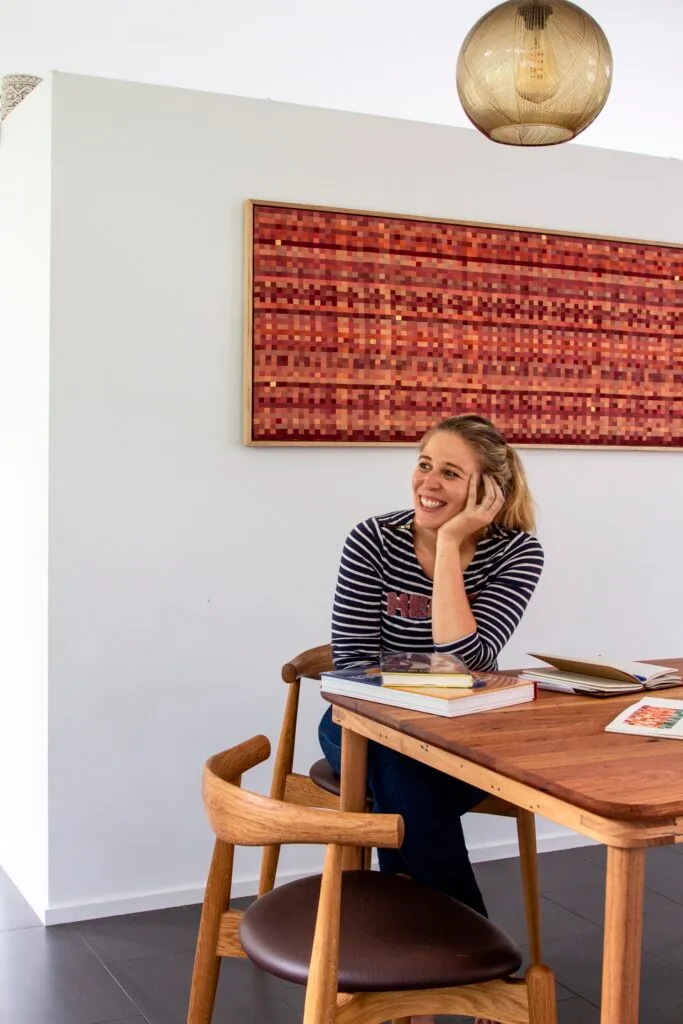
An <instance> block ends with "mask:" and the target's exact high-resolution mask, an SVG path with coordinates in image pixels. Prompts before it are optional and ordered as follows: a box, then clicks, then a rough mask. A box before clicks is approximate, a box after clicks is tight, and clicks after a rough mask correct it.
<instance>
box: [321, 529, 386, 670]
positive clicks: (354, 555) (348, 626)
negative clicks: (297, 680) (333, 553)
mask: <svg viewBox="0 0 683 1024" xmlns="http://www.w3.org/2000/svg"><path fill="white" fill-rule="evenodd" d="M381 599H382V546H381V540H380V538H379V536H378V535H377V527H376V526H375V527H374V528H373V525H372V522H371V521H367V522H364V523H360V524H359V525H358V526H355V527H354V528H353V530H352V531H351V533H350V534H349V536H348V537H347V539H346V543H345V544H344V549H343V551H342V556H341V564H340V566H339V575H338V577H337V588H336V591H335V596H334V608H333V611H332V653H333V657H334V666H335V668H337V669H341V668H352V667H354V666H357V665H377V664H379V660H380V631H381Z"/></svg>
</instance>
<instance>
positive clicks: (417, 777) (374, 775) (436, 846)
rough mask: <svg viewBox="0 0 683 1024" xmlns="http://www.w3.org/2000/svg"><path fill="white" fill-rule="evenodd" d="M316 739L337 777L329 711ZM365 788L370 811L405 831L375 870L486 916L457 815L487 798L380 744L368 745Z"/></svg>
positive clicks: (336, 734)
mask: <svg viewBox="0 0 683 1024" xmlns="http://www.w3.org/2000/svg"><path fill="white" fill-rule="evenodd" d="M318 736H319V739H320V746H321V747H322V750H323V753H324V755H325V757H326V758H327V760H328V761H329V763H330V766H331V767H332V769H333V770H334V771H335V772H336V773H337V774H338V775H340V774H341V729H340V728H339V726H338V725H336V724H335V723H334V722H333V721H332V709H331V708H329V709H328V710H327V711H326V712H325V714H324V716H323V719H322V721H321V723H320V728H319V730H318ZM368 786H369V788H370V792H371V794H372V797H373V800H374V804H375V806H374V810H375V811H376V812H377V813H379V814H400V815H401V816H402V817H403V822H404V825H405V838H404V841H403V846H402V847H401V848H400V850H378V856H379V866H380V870H381V871H386V872H388V873H389V874H399V873H402V874H406V875H410V877H411V878H413V879H414V880H415V881H416V882H422V883H424V884H425V885H431V886H432V887H433V888H434V889H439V890H440V891H441V892H445V893H447V894H448V895H449V896H453V897H454V898H455V899H456V900H460V902H461V903H465V904H467V906H468V907H472V909H473V910H476V911H478V912H479V913H480V914H483V915H484V916H485V917H486V916H488V915H487V913H486V907H485V906H484V900H483V898H482V895H481V892H480V891H479V886H478V885H477V880H476V878H475V877H474V871H473V870H472V865H471V864H470V858H469V854H468V852H467V847H466V845H465V837H464V835H463V831H462V821H461V815H463V814H465V813H466V811H471V810H472V808H473V807H476V806H477V804H478V803H480V802H481V801H482V800H483V799H484V797H485V796H486V794H485V793H483V792H482V791H481V790H480V789H476V788H475V787H474V786H470V785H469V784H468V783H466V782H461V781H460V779H454V778H452V777H451V776H450V775H444V773H443V772H439V771H437V770H436V769H435V768H430V767H429V766H428V765H424V764H420V762H419V761H414V760H413V759H412V758H410V757H406V755H405V754H398V753H396V751H394V750H389V749H388V747H383V746H381V745H380V744H379V743H369V744H368Z"/></svg>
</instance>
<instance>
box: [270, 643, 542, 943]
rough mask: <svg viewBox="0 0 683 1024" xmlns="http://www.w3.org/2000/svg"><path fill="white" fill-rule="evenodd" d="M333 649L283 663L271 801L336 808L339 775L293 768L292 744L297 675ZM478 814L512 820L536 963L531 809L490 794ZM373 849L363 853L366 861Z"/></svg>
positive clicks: (273, 862)
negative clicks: (284, 699)
mask: <svg viewBox="0 0 683 1024" xmlns="http://www.w3.org/2000/svg"><path fill="white" fill-rule="evenodd" d="M332 667H333V664H332V648H331V646H330V645H329V644H324V645H323V646H321V647H313V648H311V649H310V650H308V651H303V652H302V653H301V654H299V655H297V657H296V658H293V659H292V661H288V662H287V663H286V664H285V665H283V666H282V679H283V681H284V682H285V683H287V684H288V687H289V689H288V692H287V702H286V704H285V713H284V717H283V719H282V728H281V731H280V739H279V741H278V745H277V751H276V754H275V764H274V768H273V781H272V785H271V790H270V795H271V797H273V799H275V800H285V801H287V803H293V804H298V805H300V806H304V807H327V808H331V809H338V808H339V779H338V778H337V776H336V775H334V773H333V772H332V769H331V768H330V766H329V764H328V763H327V761H326V760H325V758H322V759H321V760H319V761H316V762H315V764H313V765H312V766H311V768H310V769H309V773H308V775H302V774H300V773H297V772H294V771H293V770H292V769H293V765H294V744H295V738H296V723H297V715H298V711H299V693H300V688H301V680H302V679H318V680H319V679H320V674H321V672H328V671H330V670H331V669H332ZM476 813H477V814H496V815H501V816H503V817H506V818H516V819H517V838H518V841H519V859H520V865H521V871H522V889H523V894H524V909H525V914H526V922H527V933H528V937H529V952H530V956H531V962H532V963H540V962H541V910H540V907H541V904H540V891H539V885H538V860H537V855H536V825H535V821H534V816H533V814H532V813H531V812H530V811H525V810H522V809H521V808H519V807H515V806H514V805H513V804H509V803H507V802H506V801H505V800H501V799H500V798H499V797H495V796H489V797H487V798H486V799H485V800H484V801H483V802H482V803H481V804H479V805H478V806H477V808H476ZM371 853H372V851H371V850H369V849H368V850H367V851H366V855H367V856H366V864H367V863H369V858H370V855H371ZM279 856H280V847H279V846H278V845H272V846H268V847H266V848H265V849H264V851H263V858H262V861H261V873H260V879H259V895H264V894H265V893H267V892H270V890H271V889H272V888H273V886H274V885H275V876H276V874H277V865H278V860H279Z"/></svg>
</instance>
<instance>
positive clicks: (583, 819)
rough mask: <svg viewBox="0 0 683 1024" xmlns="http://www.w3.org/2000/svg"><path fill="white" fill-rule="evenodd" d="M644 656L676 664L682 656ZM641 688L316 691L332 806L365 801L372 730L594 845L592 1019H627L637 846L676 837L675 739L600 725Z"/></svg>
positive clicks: (680, 784)
mask: <svg viewBox="0 0 683 1024" xmlns="http://www.w3.org/2000/svg"><path fill="white" fill-rule="evenodd" d="M644 660H645V659H644ZM647 660H648V661H651V662H654V663H655V664H658V665H670V666H672V667H675V668H678V669H680V670H681V671H682V672H683V658H664V659H662V658H656V659H655V658H652V659H649V658H648V659H647ZM654 695H655V696H656V695H657V694H654ZM641 696H642V694H631V695H629V696H627V697H609V698H602V699H599V698H595V697H579V696H575V695H572V694H561V693H556V692H550V691H539V694H538V699H537V700H536V701H533V702H531V703H527V704H520V705H517V706H515V707H510V708H505V709H502V710H499V711H487V712H484V713H480V714H474V715H465V716H462V717H458V718H442V717H439V716H436V715H429V714H424V713H418V712H414V711H406V710H404V709H401V708H394V707H388V706H387V705H384V704H376V703H371V702H370V701H362V700H357V699H355V698H348V697H338V696H332V695H327V699H328V700H329V701H330V702H331V703H332V704H333V717H334V720H335V721H336V722H338V723H339V725H340V726H341V727H342V778H341V806H342V809H344V810H355V811H362V810H363V809H364V808H365V799H366V785H367V783H366V774H367V744H368V740H372V741H373V742H375V743H381V744H383V745H384V746H385V747H390V748H391V749H392V750H396V751H399V752H401V753H403V754H406V755H407V756H408V757H412V758H414V759H415V760H417V761H421V762H423V763H424V764H428V765H431V766H433V767H434V768H437V769H438V770H439V771H442V772H446V773H447V774H448V775H453V776H455V777H456V778H459V779H462V780H464V781H465V782H469V783H471V784H472V785H474V786H477V787H478V788H479V789H482V790H484V791H485V792H486V793H490V794H493V795H495V796H497V797H500V798H502V799H504V800H506V801H508V802H509V803H512V804H514V805H515V806H517V807H521V808H523V809H525V810H527V811H532V812H533V813H535V814H540V815H541V816H542V817H544V818H548V819H549V820H550V821H554V822H557V823H558V824H559V825H564V826H566V827H567V828H570V829H572V830H573V831H574V832H578V833H580V834H581V835H585V836H588V837H589V838H591V839H594V840H597V841H599V842H601V843H604V844H605V846H606V847H607V875H606V887H607V890H606V901H605V931H604V946H603V964H602V1000H601V1014H600V1022H601V1024H637V1022H638V1001H639V990H640V961H641V937H642V916H643V892H644V877H645V850H646V848H647V847H648V846H663V845H666V844H669V843H677V842H683V743H678V742H676V741H675V740H673V739H667V738H662V739H660V738H650V737H644V736H626V735H623V734H619V733H606V732H605V731H604V729H605V726H606V725H607V723H608V722H610V721H611V720H612V719H613V718H614V717H615V716H616V715H617V714H618V713H619V712H620V711H622V710H623V709H624V708H625V707H627V706H628V705H629V704H632V703H634V702H635V701H636V700H638V699H639V698H640V697H641ZM661 696H666V697H676V696H678V691H676V690H669V691H666V692H662V694H661ZM355 856H356V855H355V854H354V852H353V851H351V853H350V858H351V859H350V861H349V864H352V863H355V861H354V857H355ZM356 859H357V856H356ZM682 925H683V922H682ZM550 966H551V967H552V964H551V965H550Z"/></svg>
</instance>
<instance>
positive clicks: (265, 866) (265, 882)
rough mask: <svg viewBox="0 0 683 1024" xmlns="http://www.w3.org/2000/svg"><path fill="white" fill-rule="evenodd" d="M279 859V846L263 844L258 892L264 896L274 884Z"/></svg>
mask: <svg viewBox="0 0 683 1024" xmlns="http://www.w3.org/2000/svg"><path fill="white" fill-rule="evenodd" d="M279 860H280V847H279V846H264V847H263V855H262V857H261V874H260V875H259V883H258V894H259V896H264V895H265V894H266V893H267V892H270V890H271V889H272V888H273V887H274V885H275V876H276V875H277V865H278V861H279Z"/></svg>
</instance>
